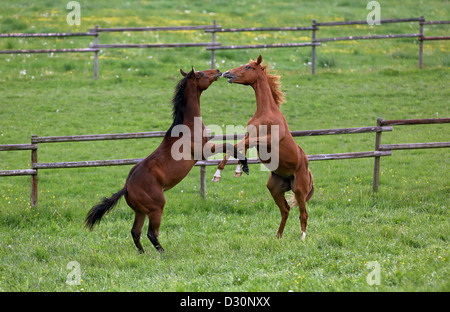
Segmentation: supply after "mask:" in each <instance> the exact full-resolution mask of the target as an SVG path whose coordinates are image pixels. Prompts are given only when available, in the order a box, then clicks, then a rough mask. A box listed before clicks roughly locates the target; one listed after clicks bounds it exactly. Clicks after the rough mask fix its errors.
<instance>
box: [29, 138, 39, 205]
mask: <svg viewBox="0 0 450 312" xmlns="http://www.w3.org/2000/svg"><path fill="white" fill-rule="evenodd" d="M31 144H36V148H35V149H33V150H31V169H35V164H36V163H37V162H38V159H37V151H38V145H37V135H32V136H31ZM35 170H36V174H33V175H31V198H30V205H31V207H33V208H37V203H38V170H37V169H35Z"/></svg>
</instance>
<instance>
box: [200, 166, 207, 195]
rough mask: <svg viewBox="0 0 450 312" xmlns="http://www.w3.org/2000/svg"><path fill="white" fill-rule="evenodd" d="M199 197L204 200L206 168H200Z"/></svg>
mask: <svg viewBox="0 0 450 312" xmlns="http://www.w3.org/2000/svg"><path fill="white" fill-rule="evenodd" d="M200 195H202V197H203V198H206V166H200Z"/></svg>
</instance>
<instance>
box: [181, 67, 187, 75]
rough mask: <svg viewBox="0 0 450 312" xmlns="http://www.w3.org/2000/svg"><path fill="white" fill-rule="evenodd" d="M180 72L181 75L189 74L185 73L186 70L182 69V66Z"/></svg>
mask: <svg viewBox="0 0 450 312" xmlns="http://www.w3.org/2000/svg"><path fill="white" fill-rule="evenodd" d="M180 73H181V75H183V77H186V76H187V74H186V73H185V71H184V70H182V69H181V68H180Z"/></svg>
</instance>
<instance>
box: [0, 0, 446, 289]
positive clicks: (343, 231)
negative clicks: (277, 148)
mask: <svg viewBox="0 0 450 312" xmlns="http://www.w3.org/2000/svg"><path fill="white" fill-rule="evenodd" d="M80 2H81V1H80ZM113 2H114V1H113ZM116 2H117V5H116V4H115V5H112V4H111V0H110V1H108V2H106V1H95V4H94V3H89V4H88V3H81V7H82V16H83V17H82V25H81V26H79V27H78V28H76V27H75V28H70V26H68V25H67V24H65V8H64V6H62V7H61V5H60V4H58V3H56V2H53V1H36V2H34V3H31V4H30V3H28V2H20V3H17V2H12V1H9V2H7V3H4V4H2V13H1V14H0V15H1V18H0V32H12V31H21V32H28V31H29V32H38V31H51V32H57V31H87V30H88V29H89V28H92V27H93V25H95V24H96V23H97V24H99V26H100V27H108V26H111V27H114V26H127V25H128V26H150V25H151V26H159V25H161V26H163V25H164V26H167V25H192V24H209V23H211V21H212V19H213V18H214V19H216V20H217V22H218V23H220V24H221V25H222V26H223V27H251V26H263V25H273V26H290V25H298V24H299V25H309V24H310V23H311V20H312V19H317V20H318V21H333V20H352V19H358V20H361V19H364V18H365V16H366V14H367V12H366V9H365V5H364V6H362V7H353V6H352V5H350V2H348V1H324V2H323V5H321V6H317V4H316V2H315V1H307V2H304V3H303V4H302V5H301V6H299V5H294V4H292V3H290V2H279V1H273V2H272V1H270V2H265V3H264V4H260V5H258V4H257V3H253V2H252V3H247V4H246V5H247V9H243V8H242V7H239V6H237V5H234V4H235V3H233V2H231V3H230V1H222V2H217V1H215V2H212V1H211V2H196V1H194V2H193V1H189V2H187V1H186V2H181V3H180V2H177V4H175V3H173V2H167V1H161V2H154V1H152V2H142V3H139V4H128V3H126V2H125V3H124V2H120V1H116ZM18 4H20V5H18ZM443 5H444V6H448V4H442V3H441V2H440V1H427V3H426V5H425V4H422V5H420V4H416V3H415V2H412V1H410V2H405V1H402V2H397V1H391V2H390V3H389V4H387V5H383V4H382V14H383V16H382V18H390V17H399V18H405V17H411V16H420V15H424V16H425V17H426V18H427V20H433V19H435V20H440V19H448V16H445V15H443V14H444V13H443V12H446V11H445V10H444V9H443V7H442V6H443ZM112 8H114V9H112ZM187 11H189V13H187ZM156 12H157V13H156ZM212 12H214V14H212ZM447 12H448V10H447ZM52 14H53V15H52ZM278 16H283V19H279V18H278ZM416 26H417V24H413V23H412V24H411V25H410V24H397V25H395V27H394V24H393V25H389V26H386V27H387V28H383V29H379V28H377V27H375V28H374V29H371V30H370V31H371V32H374V33H380V34H381V33H385V32H389V31H391V30H392V31H398V32H399V33H402V32H403V33H406V32H411V31H414V32H415V31H416ZM383 27H384V26H383ZM410 27H412V28H410ZM445 27H446V26H445ZM445 27H438V26H433V28H431V26H430V28H429V29H428V28H427V29H426V33H427V34H430V35H444V34H445V32H446V29H447V28H445ZM386 29H387V30H386ZM411 29H412V30H411ZM345 31H348V32H349V34H354V35H356V33H353V31H355V32H361V34H365V33H366V30H365V29H355V28H351V27H344V28H341V29H340V30H339V29H337V28H333V29H328V30H326V29H321V30H320V36H321V37H325V36H327V35H339V36H343V35H345V34H346V33H345ZM272 35H273V37H271V36H266V37H265V38H264V37H263V36H262V35H261V34H255V33H252V34H246V33H243V34H241V35H237V36H232V35H226V34H221V35H220V36H219V35H218V37H219V38H218V39H217V40H218V41H221V42H222V43H223V44H228V43H239V41H240V40H242V39H245V40H246V41H245V43H270V42H276V40H283V41H284V42H290V41H292V40H294V38H295V34H293V33H276V34H272ZM309 35H310V34H309V33H305V34H304V36H309ZM275 36H276V38H275ZM256 37H257V39H255V38H256ZM209 38H210V37H209V35H202V34H200V33H167V34H160V35H159V37H158V38H157V37H156V33H136V34H134V33H133V34H131V36H130V37H128V36H127V35H119V34H111V35H108V36H104V37H101V43H107V42H132V43H140V42H157V41H159V42H178V41H183V40H196V41H198V42H201V41H204V40H206V41H208V40H209ZM275 39H276V40H275ZM71 40H72V39H63V40H57V39H45V38H42V39H34V40H32V39H26V40H21V39H17V40H13V39H11V38H10V39H4V40H3V39H2V40H0V49H18V48H22V47H24V48H26V47H28V48H44V47H46V48H53V47H55V48H56V47H67V46H73V47H75V46H76V47H85V46H86V45H87V44H88V43H89V41H90V40H91V39H90V38H75V39H73V40H72V41H73V43H71ZM305 41H306V39H305ZM241 43H242V42H241ZM317 51H318V63H317V64H318V66H317V74H316V75H314V76H311V75H310V74H309V72H310V67H309V66H308V61H309V58H310V50H309V49H268V50H240V51H217V52H216V62H217V66H218V68H220V69H221V70H222V71H224V70H227V69H230V68H233V67H236V66H239V65H241V64H243V63H245V62H247V61H248V60H249V59H250V58H256V57H257V56H258V54H259V53H261V54H262V55H263V58H264V60H266V61H267V62H268V63H269V64H272V65H274V67H275V69H276V70H277V71H278V73H279V74H280V75H281V76H282V83H283V86H282V89H283V91H284V92H285V94H286V100H287V101H286V103H285V104H283V106H282V111H283V113H284V114H285V116H286V119H287V121H288V123H289V126H290V128H291V130H307V129H327V128H341V127H358V126H361V127H362V126H370V125H375V123H376V118H377V117H382V118H384V119H403V118H433V117H448V116H449V115H450V114H449V113H450V112H449V105H448V104H449V102H448V98H450V92H449V89H448V86H447V85H446V81H448V80H449V78H450V77H449V76H450V74H449V61H448V51H449V46H448V42H444V41H442V42H433V43H427V44H426V45H425V57H424V62H425V68H424V69H422V70H419V69H417V51H418V46H417V42H414V40H409V39H408V40H399V41H389V40H373V41H358V42H345V43H328V44H326V45H324V46H322V47H319V48H317ZM100 55H101V58H100V77H99V79H98V80H97V81H94V80H93V79H92V66H93V59H92V57H91V56H90V55H88V54H77V53H75V54H70V55H68V54H55V55H53V56H51V55H45V54H44V55H37V54H36V55H33V54H32V55H26V54H23V55H2V56H1V57H0V120H1V122H0V144H16V143H27V142H29V141H30V137H31V135H32V134H37V135H39V136H59V135H76V134H97V133H125V132H141V131H157V130H165V129H167V128H168V127H169V126H170V124H171V117H170V116H171V105H170V100H171V97H172V94H173V89H174V87H175V84H176V82H177V81H178V79H180V78H181V76H180V75H179V72H178V70H179V68H183V69H185V70H188V69H189V68H190V66H192V65H194V66H195V68H196V69H198V70H202V69H207V68H208V67H209V65H208V64H209V52H205V51H204V50H203V49H201V48H193V49H184V50H183V49H154V50H143V49H128V50H125V49H118V50H105V51H103V52H102V53H101V54H100ZM325 64H327V66H325ZM201 105H202V115H203V120H204V122H205V124H207V125H212V124H215V125H219V126H225V125H245V124H246V122H247V120H248V119H249V118H250V117H251V116H252V114H253V112H254V109H255V104H254V94H253V91H252V90H251V88H248V87H244V86H240V85H229V84H227V83H226V81H225V79H223V80H219V81H218V82H216V83H215V84H214V85H212V86H211V88H210V89H208V90H207V91H206V92H204V94H203V95H202V102H201ZM374 139H375V135H374V134H354V135H337V136H321V137H308V138H306V137H305V138H296V141H297V142H298V143H299V144H300V145H301V146H302V147H303V148H304V150H305V151H306V152H307V153H308V154H310V155H311V154H322V153H340V152H352V151H368V150H372V149H373V146H374ZM449 139H450V138H449V132H448V126H447V125H426V126H408V127H400V126H399V127H395V128H394V131H393V132H392V133H383V136H382V142H383V143H386V144H388V143H408V142H410V143H413V142H433V141H436V142H438V141H449ZM159 142H160V140H159V139H142V140H124V141H106V142H82V143H61V144H47V145H44V144H42V145H40V146H39V161H40V162H54V161H79V160H95V159H116V158H140V157H145V156H146V155H148V154H149V153H150V152H151V151H153V149H154V148H155V147H156V146H157V145H158V144H159ZM29 164H30V154H29V152H19V151H18V152H2V153H1V154H0V169H2V170H3V169H25V168H29ZM130 168H131V167H130V166H123V167H108V168H105V167H103V168H102V167H101V168H83V169H58V170H40V172H39V207H38V208H37V209H33V208H30V207H29V190H30V180H29V179H30V178H29V177H2V178H1V179H0V255H1V257H0V290H1V291H283V292H284V291H289V290H293V291H449V290H450V284H449V280H450V279H449V266H448V250H449V246H448V241H449V234H450V231H449V230H450V229H449V218H448V198H449V180H448V178H447V176H448V172H449V171H448V150H446V149H434V150H415V151H394V152H393V154H392V156H391V157H384V158H382V160H381V171H382V173H381V184H380V190H379V192H378V193H373V192H372V191H371V184H372V170H373V159H359V160H341V161H323V162H311V163H310V168H311V170H312V172H313V174H314V178H315V186H316V193H315V195H314V197H313V198H312V199H311V201H310V202H309V204H308V206H307V208H308V212H309V222H308V229H307V236H306V241H305V242H302V241H301V240H300V235H301V231H300V222H299V219H298V217H299V212H298V209H296V208H295V209H293V210H292V211H291V214H290V218H289V219H288V222H287V225H286V228H285V231H284V236H283V238H282V239H276V238H275V234H276V231H277V229H278V225H279V221H280V213H279V210H278V208H277V207H276V205H275V204H274V203H273V200H272V199H271V198H270V195H269V192H268V191H267V189H266V187H265V181H266V180H267V177H268V172H264V171H260V170H259V165H253V166H251V167H250V175H249V176H244V177H242V178H240V179H235V178H233V169H234V168H233V166H230V167H227V168H226V170H225V171H224V172H223V175H222V176H223V178H222V181H221V182H220V183H218V184H213V183H212V182H210V181H209V180H210V179H211V178H212V175H213V173H214V171H215V168H211V167H208V169H207V179H208V181H207V196H206V199H204V200H203V199H201V197H200V195H199V170H198V168H194V169H193V170H192V172H191V173H190V174H189V175H188V176H187V177H186V179H185V180H183V181H182V182H181V183H180V184H179V185H177V186H176V187H174V188H173V189H172V190H170V191H168V192H166V199H167V203H166V207H165V210H164V215H163V220H162V225H161V233H160V241H161V244H162V245H163V246H164V248H165V249H166V253H165V254H164V255H160V254H157V253H156V252H155V250H154V248H153V247H152V246H151V244H150V242H149V240H148V239H147V238H146V237H145V236H143V237H142V241H143V245H144V248H145V249H146V251H147V252H146V254H144V255H140V254H138V252H137V250H136V248H135V246H134V244H133V242H132V238H131V235H130V229H131V226H132V222H133V213H132V211H131V209H129V208H128V207H127V205H126V203H125V201H122V202H121V203H120V204H119V208H118V209H116V210H115V211H113V212H112V213H111V214H110V215H108V216H106V217H105V218H104V219H103V221H102V223H101V224H100V226H99V227H98V228H96V229H95V230H94V231H93V232H88V231H87V230H85V229H84V228H83V220H84V218H85V215H86V213H87V211H88V210H89V209H90V207H92V206H93V205H94V204H95V203H97V202H98V201H99V200H100V199H101V198H102V197H105V196H109V195H111V193H113V192H115V191H117V190H119V189H120V188H121V187H122V186H123V183H124V181H125V178H126V176H127V174H128V171H129V170H130ZM144 230H146V227H145V228H144ZM71 261H78V262H79V263H80V268H81V279H82V281H81V284H80V285H74V286H70V285H68V284H66V278H67V275H68V274H69V273H70V269H67V264H68V263H69V262H71ZM372 261H377V262H378V263H379V264H380V269H381V273H380V277H381V281H380V285H377V286H376V285H374V286H370V285H368V283H367V281H366V277H367V275H368V274H369V273H370V272H371V271H372V268H369V267H368V266H367V265H368V263H369V262H372Z"/></svg>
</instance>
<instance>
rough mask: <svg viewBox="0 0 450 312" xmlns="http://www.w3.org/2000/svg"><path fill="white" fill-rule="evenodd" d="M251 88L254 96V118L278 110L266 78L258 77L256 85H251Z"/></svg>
mask: <svg viewBox="0 0 450 312" xmlns="http://www.w3.org/2000/svg"><path fill="white" fill-rule="evenodd" d="M252 87H253V90H255V96H256V112H255V116H263V115H267V114H268V113H269V112H272V111H277V110H278V105H277V103H276V102H275V99H274V98H273V95H272V90H271V89H270V85H269V80H268V79H267V77H260V78H259V79H258V80H257V81H256V83H254V84H252Z"/></svg>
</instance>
